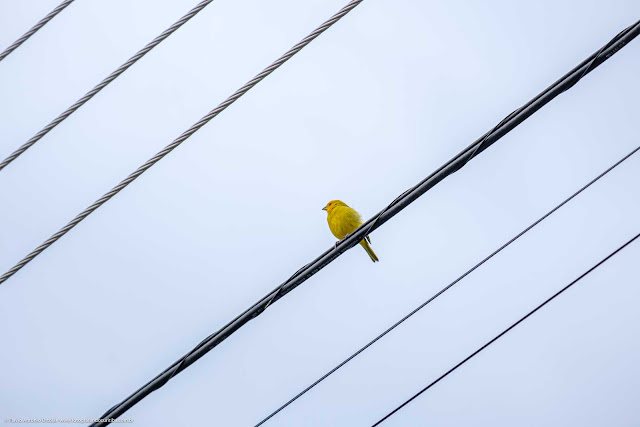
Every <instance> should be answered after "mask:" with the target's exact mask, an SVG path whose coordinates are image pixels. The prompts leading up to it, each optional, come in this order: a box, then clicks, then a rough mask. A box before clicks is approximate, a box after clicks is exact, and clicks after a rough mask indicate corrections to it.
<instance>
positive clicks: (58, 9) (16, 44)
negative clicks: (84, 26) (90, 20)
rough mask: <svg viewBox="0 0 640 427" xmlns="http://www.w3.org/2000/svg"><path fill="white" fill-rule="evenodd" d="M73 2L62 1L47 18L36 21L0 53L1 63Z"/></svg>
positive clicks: (70, 0)
mask: <svg viewBox="0 0 640 427" xmlns="http://www.w3.org/2000/svg"><path fill="white" fill-rule="evenodd" d="M73 2H74V0H64V1H63V2H62V3H60V4H59V5H58V6H57V7H56V8H55V9H53V10H52V11H51V12H49V13H48V14H47V16H45V17H44V18H42V19H41V20H40V21H38V23H37V24H36V25H34V26H33V27H31V29H30V30H29V31H27V32H26V33H24V34H23V35H22V37H20V38H19V39H18V40H16V41H14V42H13V43H11V45H10V46H9V47H7V48H6V49H5V50H4V51H3V52H2V53H0V61H2V60H3V59H4V58H6V57H7V56H9V54H10V53H11V52H13V51H14V50H16V49H17V48H18V47H20V45H21V44H22V43H24V42H26V41H27V40H28V39H29V37H31V36H32V35H34V34H35V33H36V32H37V31H38V30H39V29H40V28H42V27H44V26H45V25H46V24H47V22H49V21H51V20H52V19H53V18H54V17H55V16H56V15H57V14H59V13H60V12H62V11H63V10H64V9H65V8H66V7H67V6H69V5H70V4H71V3H73Z"/></svg>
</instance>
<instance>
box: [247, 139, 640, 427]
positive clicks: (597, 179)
mask: <svg viewBox="0 0 640 427" xmlns="http://www.w3.org/2000/svg"><path fill="white" fill-rule="evenodd" d="M638 151H640V146H638V147H637V148H635V149H634V150H633V151H631V152H630V153H629V154H627V155H626V156H624V157H623V158H622V159H620V160H618V161H617V162H616V163H614V164H613V165H612V166H611V167H609V168H608V169H607V170H605V171H604V172H602V173H601V174H600V175H598V176H597V177H595V178H594V179H592V180H591V181H590V182H589V183H588V184H586V185H585V186H584V187H582V188H580V189H579V190H578V191H576V192H575V193H573V194H572V195H571V196H569V197H567V198H566V199H565V200H564V201H563V202H562V203H560V204H559V205H557V206H556V207H555V208H553V209H551V210H550V211H549V212H547V213H546V214H544V215H543V216H542V217H540V218H539V219H538V220H536V221H535V222H533V223H532V224H531V225H529V226H528V227H527V228H525V229H524V230H522V231H521V232H520V233H518V234H517V235H516V236H514V237H513V238H512V239H511V240H509V241H508V242H506V243H505V244H503V245H502V246H500V247H499V248H498V249H496V250H495V251H494V252H492V253H491V254H489V255H488V256H487V257H485V258H484V259H483V260H482V261H480V262H479V263H477V264H476V265H474V266H473V267H471V268H470V269H469V270H467V271H466V272H465V273H464V274H462V275H461V276H460V277H458V278H457V279H455V280H454V281H453V282H451V283H449V284H448V285H447V286H445V287H444V288H442V289H441V290H440V291H438V292H437V293H436V294H435V295H433V296H432V297H431V298H429V299H428V300H426V301H425V302H423V303H422V304H420V305H419V306H418V307H416V308H415V309H414V310H413V311H411V312H410V313H409V314H407V315H406V316H404V317H403V318H402V319H400V320H398V321H397V322H396V323H394V324H393V325H392V326H391V327H390V328H388V329H386V330H385V331H384V332H382V333H381V334H380V335H378V336H377V337H375V338H374V339H372V340H371V341H369V342H368V343H367V344H366V345H365V346H363V347H362V348H360V349H359V350H358V351H356V352H355V353H353V354H352V355H351V356H349V357H347V358H346V359H345V360H343V361H342V362H341V363H339V364H338V365H337V366H336V367H334V368H333V369H331V370H330V371H329V372H327V373H326V374H324V375H323V376H321V377H320V378H318V379H317V380H316V381H315V382H314V383H312V384H311V385H309V386H308V387H307V388H305V389H304V390H302V391H301V392H300V393H298V394H296V395H295V396H294V397H293V398H291V399H290V400H289V401H287V402H286V403H285V404H283V405H282V406H280V407H279V408H278V409H276V410H275V411H273V412H272V413H271V414H269V416H267V417H266V418H264V419H263V420H262V421H260V422H259V423H258V424H256V425H255V427H258V426H261V425H262V424H264V423H265V422H267V421H268V420H269V419H271V418H272V417H274V416H275V415H276V414H278V413H279V412H280V411H282V410H283V409H285V408H286V407H287V406H289V405H291V404H292V403H293V402H295V401H296V400H298V399H299V398H300V397H302V396H303V395H304V394H306V393H307V392H308V391H310V390H311V389H312V388H314V387H315V386H317V385H318V384H320V383H321V382H322V381H324V380H325V379H327V378H328V377H329V376H330V375H331V374H333V373H334V372H336V371H337V370H338V369H340V368H342V367H343V366H344V365H346V364H347V363H349V362H350V361H352V360H353V359H355V358H356V357H357V356H358V355H360V353H362V352H364V351H365V350H367V349H368V348H369V347H371V346H372V345H373V344H375V343H376V342H378V341H379V340H380V339H381V338H382V337H384V336H385V335H387V334H388V333H389V332H391V331H392V330H394V329H395V328H397V327H398V326H400V325H401V324H402V323H404V322H405V321H406V320H408V319H409V318H410V317H411V316H413V315H414V314H416V313H417V312H418V311H420V310H422V309H423V308H424V307H426V306H427V305H428V304H429V303H431V302H432V301H433V300H435V299H436V298H438V297H439V296H440V295H442V294H444V293H445V292H446V291H448V290H449V289H450V288H451V287H453V286H454V285H455V284H457V283H458V282H460V281H461V280H462V279H464V278H465V277H467V276H468V275H469V274H471V273H472V272H473V271H475V270H476V269H477V268H478V267H480V266H481V265H483V264H484V263H486V262H487V261H489V260H490V259H491V258H493V257H494V256H496V255H497V254H498V253H500V252H502V250H503V249H505V248H507V247H508V246H510V245H511V244H512V243H513V242H515V241H516V240H518V239H519V238H520V237H522V236H523V235H524V234H526V233H527V232H529V231H530V230H531V229H533V228H534V227H535V226H537V225H538V224H540V223H541V222H542V221H544V220H545V219H547V218H548V217H549V216H551V215H552V214H553V213H554V212H556V211H557V210H558V209H560V208H562V207H563V206H564V205H566V204H567V203H569V202H570V201H571V200H573V199H574V198H575V197H576V196H578V195H579V194H580V193H582V192H583V191H585V190H586V189H587V188H589V187H591V186H592V185H593V184H595V183H596V182H597V181H599V180H600V179H601V178H602V177H604V176H605V175H607V174H608V173H609V172H611V171H612V170H614V169H615V168H617V167H618V166H620V165H621V164H622V163H623V162H624V161H625V160H627V159H628V158H629V157H631V156H633V155H634V154H635V153H637V152H638Z"/></svg>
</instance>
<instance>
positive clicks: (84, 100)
mask: <svg viewBox="0 0 640 427" xmlns="http://www.w3.org/2000/svg"><path fill="white" fill-rule="evenodd" d="M213 1H214V0H204V1H202V2H200V3H199V4H198V5H197V6H196V7H194V8H193V9H191V10H190V11H189V13H187V14H186V15H184V16H183V17H182V18H180V19H179V20H178V21H177V22H175V23H174V24H173V25H172V26H170V27H169V28H167V29H166V30H165V31H164V32H163V33H162V34H160V35H159V36H158V37H156V38H155V39H153V40H152V41H151V42H150V43H149V44H147V45H146V46H145V47H144V48H142V49H141V50H140V51H138V53H136V54H135V55H133V56H132V57H131V58H129V60H128V61H127V62H125V63H124V64H122V65H121V66H120V67H119V68H118V69H117V70H115V71H114V72H113V73H111V74H109V76H108V77H107V78H105V79H104V80H102V81H101V82H100V83H99V84H98V85H97V86H95V87H94V88H93V89H91V90H90V91H89V92H87V93H86V94H85V95H84V96H83V97H82V98H80V99H79V100H77V101H76V102H75V104H73V105H72V106H71V107H69V108H67V109H66V110H65V111H64V112H63V113H62V114H60V115H59V116H58V117H56V118H55V120H53V121H52V122H51V123H49V124H48V125H47V126H45V127H44V128H43V129H42V130H41V131H40V132H38V133H37V134H35V135H34V136H33V137H31V139H29V140H28V141H27V142H25V143H24V144H22V145H21V146H20V147H19V148H18V149H17V150H16V151H14V152H13V153H11V155H10V156H9V157H7V158H6V159H4V160H3V161H2V163H0V171H1V170H2V169H4V168H5V167H6V166H7V165H8V164H9V163H11V162H13V161H14V160H15V159H17V158H18V156H20V155H21V154H22V153H24V152H25V151H27V150H28V149H29V148H30V147H31V146H32V145H33V144H35V143H36V142H38V141H39V140H40V139H42V137H44V136H45V135H46V134H48V133H49V132H50V131H51V130H52V129H53V128H55V127H56V126H58V125H59V124H60V123H62V122H63V121H64V120H65V119H66V118H67V117H69V116H70V115H71V114H73V113H74V112H75V111H76V110H77V109H78V108H80V107H82V106H83V105H84V104H85V103H87V102H88V101H89V100H90V99H91V98H93V97H94V96H95V95H97V94H98V92H100V91H101V90H102V89H104V88H105V87H106V86H107V85H108V84H109V83H111V82H112V81H114V80H115V79H116V78H118V77H119V76H120V74H122V73H124V72H125V71H126V70H127V69H128V68H129V67H131V66H132V65H133V64H135V63H136V62H138V60H139V59H141V58H142V57H143V56H145V55H146V54H147V53H149V52H150V51H151V49H153V48H154V47H156V46H157V45H159V44H160V43H161V42H162V41H164V40H165V39H166V38H168V37H169V36H170V35H171V34H173V33H174V32H175V31H176V30H177V29H178V28H180V27H182V26H183V25H184V24H186V23H187V22H188V21H189V20H190V19H191V18H193V17H194V16H196V15H197V14H198V13H199V12H200V11H201V10H202V9H204V8H205V7H206V6H208V5H209V3H212V2H213Z"/></svg>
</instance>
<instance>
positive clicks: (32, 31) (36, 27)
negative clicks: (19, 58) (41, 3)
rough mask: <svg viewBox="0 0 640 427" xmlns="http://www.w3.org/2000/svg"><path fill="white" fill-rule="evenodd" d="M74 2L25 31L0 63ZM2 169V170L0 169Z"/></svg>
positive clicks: (69, 0)
mask: <svg viewBox="0 0 640 427" xmlns="http://www.w3.org/2000/svg"><path fill="white" fill-rule="evenodd" d="M73 2H74V0H65V1H63V2H62V3H60V4H59V5H58V7H56V8H55V9H53V10H52V11H51V12H49V14H48V15H47V16H45V17H44V18H42V19H41V20H40V22H38V23H37V24H36V25H34V26H33V27H31V29H30V30H29V31H27V32H26V33H24V34H23V35H22V37H20V38H19V39H18V40H16V41H14V42H13V43H12V44H11V46H9V47H8V48H6V49H5V50H4V51H3V52H2V53H0V61H2V60H3V59H4V58H6V57H7V56H9V54H10V53H11V52H13V51H14V50H16V49H17V48H18V47H19V46H20V45H21V44H22V43H24V42H26V41H27V39H29V37H31V36H32V35H34V34H35V33H36V32H37V31H38V30H39V29H40V28H42V27H44V26H45V24H46V23H47V22H49V21H51V20H52V19H53V18H54V17H55V16H56V15H57V14H59V13H60V12H62V11H63V10H64V9H65V8H66V7H67V6H69V5H70V4H71V3H73ZM0 169H2V168H0Z"/></svg>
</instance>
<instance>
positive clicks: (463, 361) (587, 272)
mask: <svg viewBox="0 0 640 427" xmlns="http://www.w3.org/2000/svg"><path fill="white" fill-rule="evenodd" d="M638 237H640V233H638V234H636V235H635V236H634V237H632V238H631V240H629V241H627V243H625V244H624V245H622V246H620V247H619V248H618V249H616V250H615V251H613V252H612V253H610V254H609V255H607V256H606V257H605V258H604V259H602V260H601V261H600V262H599V263H597V264H596V265H594V266H593V267H591V268H590V269H589V270H587V271H585V272H584V273H583V274H582V275H580V277H578V278H577V279H575V280H574V281H573V282H571V283H569V284H568V285H567V286H565V287H564V288H562V289H560V290H559V291H558V292H556V293H555V294H553V295H552V296H551V297H549V298H548V299H547V300H546V301H544V302H543V303H542V304H540V305H539V306H537V307H536V308H534V309H533V310H531V311H530V312H529V313H527V314H526V315H525V316H523V317H521V318H520V319H519V320H518V321H517V322H515V323H513V324H512V325H511V326H509V327H508V328H507V329H505V330H504V331H502V332H500V333H499V334H498V335H496V336H495V337H494V338H493V339H492V340H490V341H489V342H487V343H486V344H485V345H483V346H482V347H480V348H479V349H477V350H476V351H474V352H473V353H471V354H470V355H469V356H467V357H466V358H465V359H464V360H462V361H461V362H460V363H458V364H457V365H455V366H454V367H453V368H451V369H449V370H448V371H447V372H445V373H444V374H442V375H440V376H439V377H438V378H436V379H435V380H434V381H432V382H431V383H429V385H427V386H426V387H425V388H423V389H422V390H420V391H419V392H417V393H416V394H414V395H413V396H411V398H409V399H407V400H406V401H405V402H404V403H403V404H401V405H400V406H398V407H397V408H396V409H394V410H393V411H391V412H389V413H388V414H387V415H385V416H384V417H383V418H381V419H380V421H378V422H377V423H375V424H374V425H373V426H372V427H376V426H378V425H380V424H382V423H383V422H384V421H385V420H387V419H388V418H389V417H391V416H392V415H393V414H395V413H397V412H398V411H399V410H400V409H402V408H404V407H405V406H407V405H408V404H409V403H410V402H412V401H413V400H414V399H416V398H417V397H418V396H420V395H421V394H422V393H424V392H425V391H427V390H429V389H430V388H431V387H433V386H434V385H436V384H437V383H438V382H440V381H441V380H442V379H444V378H445V377H446V376H447V375H449V374H450V373H452V372H453V371H455V370H456V369H458V368H459V367H460V366H462V365H464V364H465V363H466V362H468V361H469V360H470V359H472V358H473V357H474V356H475V355H477V354H478V353H480V352H481V351H482V350H484V349H485V348H487V347H489V346H490V345H491V344H493V343H494V342H496V341H498V340H499V339H500V338H501V337H502V336H504V335H505V334H506V333H507V332H509V331H510V330H512V329H513V328H515V327H516V326H518V325H519V324H520V323H522V322H524V321H525V320H526V319H527V318H528V317H529V316H531V315H532V314H533V313H535V312H536V311H538V310H540V309H541V308H542V307H544V306H545V305H547V304H548V303H550V302H551V301H552V300H553V299H555V298H556V297H557V296H559V295H560V294H562V293H563V292H564V291H566V290H567V289H569V288H570V287H572V286H573V285H575V284H576V283H578V282H579V281H580V280H582V279H583V278H585V277H586V276H587V275H589V273H591V272H592V271H593V270H595V269H596V268H598V267H600V266H601V265H602V264H604V263H605V262H607V261H608V260H609V259H611V258H613V257H614V256H615V255H617V254H618V252H620V251H621V250H623V249H624V248H626V247H627V246H629V245H630V244H631V243H633V241H634V240H636V239H637V238H638Z"/></svg>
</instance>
